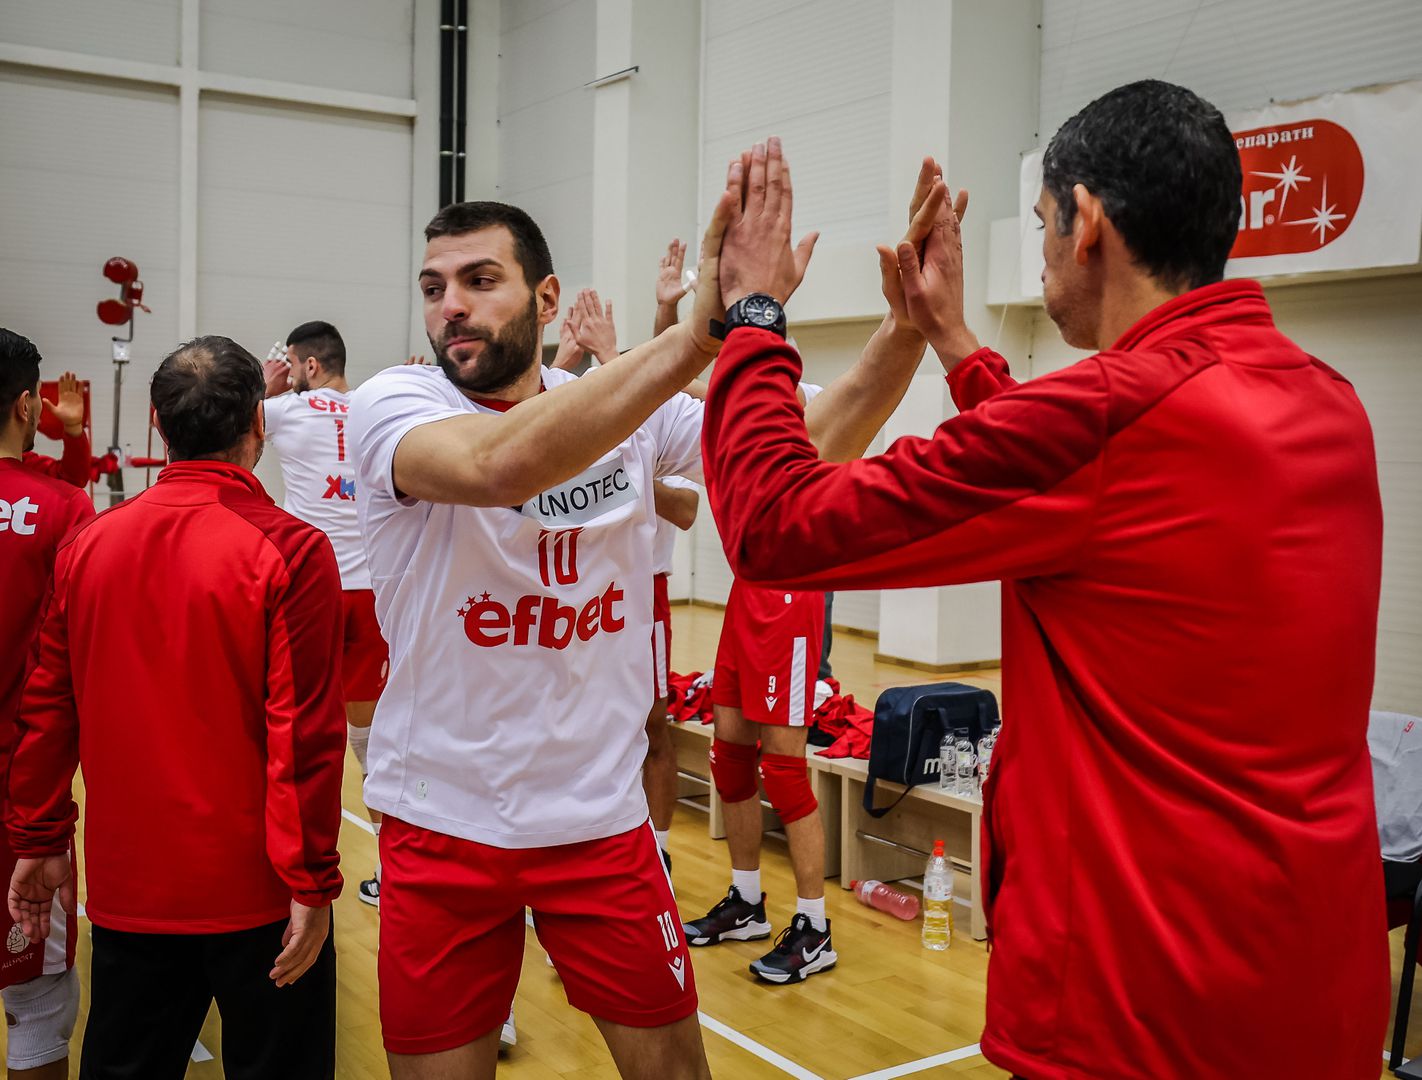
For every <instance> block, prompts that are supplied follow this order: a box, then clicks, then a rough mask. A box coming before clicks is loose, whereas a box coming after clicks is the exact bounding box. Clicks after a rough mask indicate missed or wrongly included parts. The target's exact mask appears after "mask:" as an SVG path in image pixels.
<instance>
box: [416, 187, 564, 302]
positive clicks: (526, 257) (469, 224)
mask: <svg viewBox="0 0 1422 1080" xmlns="http://www.w3.org/2000/svg"><path fill="white" fill-rule="evenodd" d="M493 225H502V226H503V227H504V228H506V229H508V231H509V232H510V233H512V234H513V242H514V255H515V256H516V257H517V259H518V261H519V265H520V266H522V267H523V280H524V281H526V282H528V287H529V288H530V289H535V288H537V287H538V283H539V282H540V281H542V280H543V279H544V278H546V277H547V276H548V275H549V274H551V273H553V256H552V255H551V254H549V251H548V241H547V240H545V239H543V230H542V229H540V228H539V227H538V223H537V222H536V221H534V220H533V218H531V217H529V216H528V214H526V213H525V212H524V211H522V210H520V209H519V208H518V207H517V206H510V205H509V204H508V203H501V202H461V203H450V204H449V205H448V206H446V207H445V208H444V209H443V210H441V211H440V212H439V213H438V214H436V215H435V216H434V217H432V218H430V223H429V224H428V225H426V226H425V240H426V241H429V240H433V239H435V238H436V237H438V236H463V235H464V234H465V233H471V232H477V231H478V230H479V229H487V228H489V227H490V226H493Z"/></svg>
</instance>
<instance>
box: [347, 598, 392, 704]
mask: <svg viewBox="0 0 1422 1080" xmlns="http://www.w3.org/2000/svg"><path fill="white" fill-rule="evenodd" d="M341 600H342V603H343V605H344V607H345V612H346V637H345V646H344V648H343V649H342V653H341V686H342V689H343V690H344V694H345V700H346V701H375V700H376V699H377V698H379V697H380V692H381V691H382V690H384V689H385V680H386V679H387V678H389V677H390V649H389V647H388V646H386V644H385V639H384V638H383V637H381V636H380V624H379V623H378V622H376V621H375V592H374V590H371V589H346V590H345V591H343V592H342V593H341Z"/></svg>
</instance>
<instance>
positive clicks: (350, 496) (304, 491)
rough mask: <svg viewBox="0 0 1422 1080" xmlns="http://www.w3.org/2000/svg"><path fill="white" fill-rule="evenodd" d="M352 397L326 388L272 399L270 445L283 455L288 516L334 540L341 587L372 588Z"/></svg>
mask: <svg viewBox="0 0 1422 1080" xmlns="http://www.w3.org/2000/svg"><path fill="white" fill-rule="evenodd" d="M350 399H351V395H350V394H343V393H341V392H340V391H339V390H332V389H330V388H329V387H323V388H322V389H320V390H310V391H307V392H306V393H304V394H296V393H291V394H282V395H281V396H280V397H271V398H267V400H266V404H265V408H266V417H267V442H268V443H269V444H270V445H271V446H272V447H273V448H274V449H275V450H276V452H277V453H278V454H279V455H280V456H281V478H282V481H283V483H285V484H286V502H285V503H284V504H283V507H284V509H285V510H286V512H287V513H288V514H293V515H295V516H296V517H299V518H300V519H301V520H302V521H305V522H307V523H308V524H311V525H315V526H316V527H317V528H318V529H320V530H321V531H322V532H324V533H325V534H326V535H327V536H328V537H330V539H331V546H332V547H333V548H335V550H336V565H337V567H339V569H340V571H341V588H343V589H368V588H370V571H369V570H368V569H366V564H365V547H364V545H362V543H361V539H360V526H359V523H358V522H357V520H356V499H355V485H356V478H355V459H354V455H353V454H352V452H351V441H350V432H349V431H348V430H347V427H346V422H347V415H346V414H347V411H348V410H349V408H350Z"/></svg>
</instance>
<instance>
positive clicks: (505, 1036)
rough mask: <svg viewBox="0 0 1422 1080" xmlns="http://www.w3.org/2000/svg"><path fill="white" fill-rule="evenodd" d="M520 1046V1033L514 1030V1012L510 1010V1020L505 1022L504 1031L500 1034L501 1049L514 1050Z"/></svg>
mask: <svg viewBox="0 0 1422 1080" xmlns="http://www.w3.org/2000/svg"><path fill="white" fill-rule="evenodd" d="M517 1045H518V1032H517V1031H515V1030H514V1021H513V1010H512V1009H510V1010H509V1018H508V1019H507V1020H505V1021H504V1027H503V1030H502V1031H500V1032H499V1049H501V1050H512V1049H513V1048H514V1047H515V1046H517Z"/></svg>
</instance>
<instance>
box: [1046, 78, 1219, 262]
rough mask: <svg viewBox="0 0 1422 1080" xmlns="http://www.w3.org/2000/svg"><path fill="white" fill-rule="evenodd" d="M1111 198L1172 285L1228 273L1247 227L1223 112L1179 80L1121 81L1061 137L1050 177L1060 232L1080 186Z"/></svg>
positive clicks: (1142, 256) (1124, 229) (1105, 201)
mask: <svg viewBox="0 0 1422 1080" xmlns="http://www.w3.org/2000/svg"><path fill="white" fill-rule="evenodd" d="M1076 184H1082V185H1084V186H1085V187H1086V189H1087V190H1088V191H1090V192H1091V194H1093V195H1095V196H1096V197H1097V198H1099V199H1100V200H1101V205H1102V209H1103V210H1104V211H1105V213H1106V216H1107V218H1109V219H1110V221H1111V224H1112V225H1114V226H1115V227H1116V229H1117V230H1118V231H1119V232H1120V234H1121V238H1122V239H1123V240H1125V242H1126V246H1127V247H1128V248H1130V251H1131V254H1132V255H1134V256H1135V258H1136V261H1137V263H1139V264H1140V265H1141V266H1142V267H1144V268H1145V269H1146V270H1147V271H1149V273H1150V274H1151V276H1152V277H1154V278H1156V279H1157V280H1159V281H1160V282H1161V283H1162V284H1165V285H1167V286H1170V287H1172V288H1182V287H1183V288H1190V289H1193V288H1198V287H1199V286H1201V285H1208V284H1209V283H1210V282H1212V281H1219V280H1220V278H1222V277H1223V276H1224V265H1225V261H1226V260H1227V259H1228V258H1229V252H1230V248H1232V247H1233V246H1234V242H1235V239H1236V237H1237V236H1238V235H1239V198H1240V189H1241V188H1242V186H1243V184H1242V180H1241V177H1240V167H1239V150H1238V149H1237V148H1236V146H1235V143H1234V136H1233V135H1232V134H1230V130H1229V125H1228V124H1226V123H1225V118H1224V116H1223V115H1221V113H1220V111H1219V110H1218V109H1217V108H1215V107H1214V106H1213V105H1211V104H1210V103H1209V102H1208V101H1206V100H1205V99H1204V98H1201V97H1200V96H1198V95H1197V94H1195V93H1193V92H1191V91H1189V90H1187V89H1185V87H1183V86H1176V85H1174V84H1173V83H1167V82H1161V81H1159V80H1158V79H1146V80H1143V81H1141V82H1134V83H1130V84H1129V85H1127V86H1120V87H1117V88H1116V89H1115V90H1112V91H1111V92H1110V93H1107V94H1104V95H1102V96H1101V97H1099V98H1097V99H1096V100H1095V101H1093V102H1092V103H1091V104H1090V105H1088V106H1086V108H1084V109H1082V110H1081V112H1079V113H1077V114H1076V115H1075V116H1073V117H1072V118H1071V119H1070V120H1068V121H1067V122H1066V123H1065V124H1063V125H1062V126H1061V128H1060V130H1058V131H1057V133H1056V134H1055V135H1053V136H1052V141H1051V142H1050V143H1048V144H1047V151H1046V154H1045V155H1044V156H1043V158H1042V186H1043V187H1044V188H1045V189H1046V190H1047V191H1048V192H1050V193H1051V195H1052V198H1054V199H1055V200H1056V203H1057V214H1056V217H1057V223H1056V224H1057V231H1058V232H1061V233H1065V232H1067V231H1069V230H1070V229H1071V225H1072V221H1073V219H1075V217H1076V200H1075V199H1074V198H1073V196H1072V187H1073V186H1074V185H1076Z"/></svg>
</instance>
